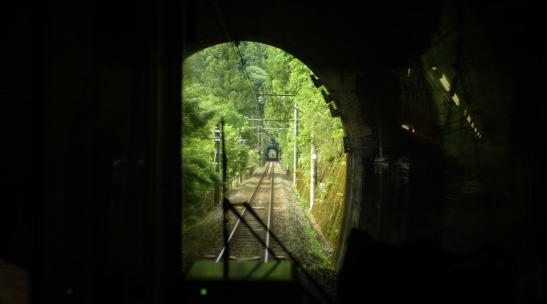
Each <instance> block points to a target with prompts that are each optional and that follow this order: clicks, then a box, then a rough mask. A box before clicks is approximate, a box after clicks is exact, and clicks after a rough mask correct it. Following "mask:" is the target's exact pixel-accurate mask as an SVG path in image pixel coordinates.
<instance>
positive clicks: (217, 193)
mask: <svg viewBox="0 0 547 304" xmlns="http://www.w3.org/2000/svg"><path fill="white" fill-rule="evenodd" d="M213 135H214V139H213V140H214V143H215V157H214V162H215V172H217V174H218V173H220V137H221V135H220V128H219V126H218V125H217V126H215V130H214V131H213ZM213 202H214V204H215V205H216V204H218V203H220V185H219V184H218V183H215V186H214V189H213Z"/></svg>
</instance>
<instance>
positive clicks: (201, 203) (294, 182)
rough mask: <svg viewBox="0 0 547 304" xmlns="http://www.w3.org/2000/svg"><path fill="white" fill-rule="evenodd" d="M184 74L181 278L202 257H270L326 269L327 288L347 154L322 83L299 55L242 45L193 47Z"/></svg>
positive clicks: (331, 281) (333, 263)
mask: <svg viewBox="0 0 547 304" xmlns="http://www.w3.org/2000/svg"><path fill="white" fill-rule="evenodd" d="M183 74H184V78H183V90H182V92H183V94H182V109H183V111H182V115H183V119H182V121H183V134H182V169H183V171H182V173H183V180H184V181H185V182H184V183H183V188H182V190H183V191H182V192H183V193H182V194H183V196H182V197H183V218H182V223H183V229H182V231H183V238H182V240H183V244H182V249H183V273H184V275H187V276H189V277H195V276H199V275H200V273H199V272H200V271H201V272H203V271H204V270H202V269H201V268H199V267H202V266H200V265H202V264H200V261H204V260H205V261H207V260H209V261H211V262H212V261H214V262H215V263H222V262H225V261H223V257H226V258H228V259H229V260H230V261H231V262H233V263H237V262H238V261H239V262H241V263H240V264H243V262H246V263H249V261H251V262H254V263H256V264H258V263H262V262H267V261H269V260H268V255H272V256H274V257H275V258H279V260H282V261H287V262H292V263H297V264H298V265H301V266H302V267H303V270H304V271H308V272H310V273H319V272H322V273H328V272H330V273H331V275H330V277H329V276H328V275H324V277H323V278H321V279H323V280H328V282H323V284H326V285H327V288H331V289H334V288H335V287H336V286H335V282H336V274H335V273H336V257H337V253H338V251H339V250H338V248H339V246H340V242H339V239H340V237H339V236H340V232H341V230H342V227H341V226H342V221H343V216H344V192H345V191H346V185H345V180H346V176H345V175H346V157H347V156H346V151H345V150H344V145H343V137H344V130H343V126H342V124H341V121H340V118H339V112H338V110H337V109H336V105H335V103H334V102H333V100H332V99H331V97H330V96H329V93H328V89H327V88H326V87H325V86H324V85H323V84H321V83H320V81H319V80H318V78H317V76H315V75H314V74H313V72H312V71H311V70H310V69H309V68H308V67H307V66H305V65H304V64H303V63H302V62H301V61H300V60H298V59H297V58H295V57H293V56H292V55H290V54H288V53H286V52H284V51H283V50H281V49H278V48H275V47H272V46H269V45H266V44H262V43H256V42H248V41H241V42H239V41H238V42H231V43H222V44H217V45H214V46H211V47H208V48H205V49H202V50H200V51H197V52H195V53H192V54H191V55H189V56H188V57H186V59H185V61H184V65H183ZM282 152H284V153H282ZM272 171H273V172H274V173H273V175H272V177H268V175H267V174H268V172H272ZM223 179H224V180H223ZM267 181H272V185H270V186H268V185H267V184H265V182H267ZM266 187H271V188H272V189H273V190H272V193H271V197H270V198H267V197H265V196H264V194H263V193H262V192H264V191H266V189H265V188H266ZM223 197H225V198H226V199H227V202H228V204H230V207H232V206H235V207H234V209H233V210H224V208H225V207H226V206H224V205H223ZM242 204H248V205H244V206H242ZM269 206H271V208H270V207H269ZM269 208H270V209H271V210H268V212H266V213H264V214H260V213H261V212H263V211H266V210H267V209H269ZM251 210H252V211H251ZM251 212H253V213H254V212H256V213H257V214H259V218H258V219H255V218H253V217H252V216H250V215H249V214H250V213H251ZM245 221H251V222H253V221H262V222H263V223H264V224H265V225H266V226H267V227H260V223H258V224H256V223H254V224H253V225H254V226H253V227H252V228H251V227H246V226H245ZM257 225H258V226H259V227H258V228H257V227H256V226H257ZM270 226H271V228H270ZM247 229H248V230H249V231H247ZM264 230H265V231H264ZM264 234H265V235H264ZM270 234H271V235H270ZM224 235H227V239H226V242H224V240H223V236H224ZM270 238H272V239H275V240H274V241H272V242H271V244H269V243H266V242H269V239H270ZM261 242H262V243H261ZM253 243H254V244H253ZM253 246H254V247H255V248H254V249H253V248H251V247H253ZM242 248H243V249H242ZM227 250H229V251H230V253H229V256H227V254H226V253H225V251H227ZM268 250H271V251H272V252H271V253H269V252H268ZM270 260H272V258H270ZM211 267H215V266H211ZM195 269H200V270H199V271H198V270H195ZM314 276H316V277H317V274H315V275H314Z"/></svg>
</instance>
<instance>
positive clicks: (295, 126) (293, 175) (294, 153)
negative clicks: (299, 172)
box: [292, 100, 298, 187]
mask: <svg viewBox="0 0 547 304" xmlns="http://www.w3.org/2000/svg"><path fill="white" fill-rule="evenodd" d="M293 131H294V133H293V135H294V149H293V172H292V184H293V186H295V187H296V166H297V164H298V146H297V145H298V109H297V108H296V100H295V101H294V130H293Z"/></svg>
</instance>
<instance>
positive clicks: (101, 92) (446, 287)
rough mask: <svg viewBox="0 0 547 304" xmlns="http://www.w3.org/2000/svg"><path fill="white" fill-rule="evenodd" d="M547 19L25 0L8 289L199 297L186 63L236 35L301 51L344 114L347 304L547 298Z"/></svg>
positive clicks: (0, 265) (358, 4) (11, 158)
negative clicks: (192, 244)
mask: <svg viewBox="0 0 547 304" xmlns="http://www.w3.org/2000/svg"><path fill="white" fill-rule="evenodd" d="M544 20H545V17H544V16H543V11H542V10H541V9H540V7H539V4H537V3H534V2H532V1H516V0H514V1H513V0H500V1H467V0H462V1H451V0H423V1H402V0H396V1H389V2H386V1H347V2H346V1H326V2H311V1H310V2H307V1H304V2H300V1H285V0H283V1H253V2H251V1H213V0H207V1H198V0H188V1H178V2H177V1H165V0H159V1H116V2H113V1H104V0H99V1H76V2H70V3H64V4H63V5H60V4H59V5H54V4H49V3H41V2H40V3H39V2H33V3H32V4H30V3H22V2H10V4H8V5H7V6H4V7H3V8H2V9H1V10H0V33H1V35H0V37H2V42H1V47H0V53H1V56H0V58H1V59H0V60H1V62H2V64H1V67H2V72H1V73H0V75H1V81H0V96H1V98H0V100H1V102H2V111H1V116H2V118H1V119H0V124H1V128H0V130H1V132H2V137H1V138H2V141H3V145H2V149H1V151H2V157H1V170H0V172H1V179H0V181H1V187H2V188H1V192H0V198H1V199H0V201H1V203H0V304H3V303H172V302H175V301H176V302H180V301H183V300H184V299H188V297H187V295H185V292H190V291H188V290H189V289H188V288H186V287H185V286H190V285H189V284H187V283H186V282H185V281H184V279H183V278H182V276H181V272H180V269H181V252H182V251H184V250H185V248H181V247H182V245H181V231H180V230H181V228H180V221H181V216H180V214H181V183H184V180H182V179H181V172H180V163H181V155H180V144H181V138H180V137H181V130H180V128H181V119H182V117H181V96H180V94H181V81H182V69H181V66H182V62H183V60H184V58H186V57H187V56H189V55H191V54H193V53H195V52H197V51H199V50H201V49H204V48H206V47H209V46H212V45H215V44H217V43H222V42H233V41H257V42H262V43H268V44H270V45H272V46H275V47H278V48H281V49H283V50H285V51H287V52H290V53H291V54H294V55H295V56H296V57H298V58H299V59H301V60H302V61H303V62H304V63H305V64H306V65H308V66H309V67H310V68H311V69H312V70H313V71H314V73H316V75H317V76H318V77H319V79H320V81H322V82H323V83H324V84H325V86H326V87H328V88H329V92H330V97H331V98H332V99H333V101H334V103H335V104H336V107H337V108H338V110H339V111H340V117H341V120H342V124H343V126H344V130H345V136H346V137H347V140H348V144H349V147H350V149H349V151H348V152H347V184H346V191H345V198H344V199H345V201H344V206H345V213H344V221H343V231H342V233H341V237H340V241H339V242H340V245H341V246H340V248H342V249H341V251H340V252H339V253H338V254H337V256H336V264H337V267H338V270H339V277H338V283H337V284H338V297H337V299H336V300H335V301H336V302H339V303H361V302H363V303H367V302H369V303H370V302H373V303H374V302H375V303H378V302H385V303H387V302H394V301H395V300H408V301H410V300H412V301H414V300H418V301H420V302H426V303H433V302H435V303H479V302H480V303H543V302H544V301H545V294H544V293H545V281H544V280H545V278H544V276H545V231H546V230H547V227H546V226H545V222H546V221H545V215H546V214H545V201H544V199H545V194H544V191H543V187H544V180H545V178H544V173H545V170H544V168H545V163H544V162H543V160H544V159H545V157H544V156H545V155H546V151H545V148H544V147H545V145H546V138H547V136H546V135H545V134H546V131H547V128H546V126H545V124H544V121H545V116H546V114H547V108H546V103H545V102H546V100H545V87H546V84H545V71H546V66H545V54H546V49H545V38H546V37H547V35H545V30H544V27H545V24H544V23H545V22H544ZM272 151H275V150H272ZM275 152H276V153H273V154H272V157H277V154H278V153H279V151H275ZM274 154H275V155H274ZM542 197H543V199H542ZM219 286H220V287H219V288H220V289H222V288H226V289H228V288H230V289H233V288H235V289H237V288H241V289H243V290H247V291H248V292H251V293H253V292H255V293H256V291H260V292H259V293H258V294H256V296H258V297H262V298H263V297H264V296H263V295H262V293H263V292H266V291H267V290H270V289H268V288H274V287H275V288H277V290H281V292H279V291H278V292H275V291H274V294H276V296H272V297H271V298H270V301H273V302H275V301H277V302H279V301H281V300H283V301H286V302H294V303H301V302H300V298H298V297H297V296H294V297H292V296H291V295H292V292H293V289H292V287H290V286H288V287H287V286H285V287H284V286H283V285H279V286H277V285H276V286H274V287H272V286H266V287H260V288H258V287H257V288H255V286H254V285H251V284H247V285H246V284H244V283H241V284H240V285H230V284H228V283H226V285H219ZM223 286H224V287H223ZM283 288H286V289H285V291H286V292H283V290H284V289H283ZM232 295H233V293H230V292H226V294H225V297H224V298H223V301H228V302H231V300H228V299H231V296H232ZM284 296H286V297H290V298H286V299H285V298H283V297H284ZM251 299H255V298H253V297H248V299H247V300H243V302H245V301H251ZM202 300H203V301H205V302H206V300H207V299H203V298H202ZM267 300H268V299H265V301H267ZM209 302H214V300H212V299H209ZM277 302H276V303H277Z"/></svg>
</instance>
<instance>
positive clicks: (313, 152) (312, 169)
mask: <svg viewBox="0 0 547 304" xmlns="http://www.w3.org/2000/svg"><path fill="white" fill-rule="evenodd" d="M316 167H317V151H316V150H315V145H314V144H313V141H312V143H311V157H310V210H311V209H312V208H313V203H314V202H315V182H316V177H317V174H316V171H317V168H316Z"/></svg>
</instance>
